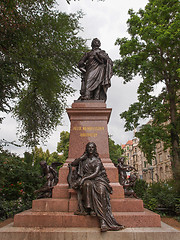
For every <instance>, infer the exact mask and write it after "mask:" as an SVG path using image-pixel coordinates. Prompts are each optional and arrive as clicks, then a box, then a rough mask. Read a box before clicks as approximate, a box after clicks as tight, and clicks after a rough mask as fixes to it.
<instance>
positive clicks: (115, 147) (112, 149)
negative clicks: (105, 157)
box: [108, 136, 123, 164]
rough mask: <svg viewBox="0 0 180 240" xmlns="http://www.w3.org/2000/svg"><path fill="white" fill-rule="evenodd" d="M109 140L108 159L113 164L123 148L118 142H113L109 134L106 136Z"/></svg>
mask: <svg viewBox="0 0 180 240" xmlns="http://www.w3.org/2000/svg"><path fill="white" fill-rule="evenodd" d="M108 140H109V155H110V159H111V160H112V162H113V163H114V164H117V160H118V158H120V157H121V155H122V154H123V149H122V148H121V146H120V145H119V144H115V142H114V140H112V138H111V136H109V138H108Z"/></svg>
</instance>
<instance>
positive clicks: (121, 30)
mask: <svg viewBox="0 0 180 240" xmlns="http://www.w3.org/2000/svg"><path fill="white" fill-rule="evenodd" d="M57 2H58V4H59V5H58V7H57V8H58V9H59V10H60V11H63V12H67V13H75V12H77V11H79V10H82V12H83V13H84V14H85V16H84V17H83V19H81V20H80V22H81V26H82V27H83V28H84V31H83V32H81V33H80V35H81V36H82V37H84V38H86V39H89V40H88V42H87V44H88V46H89V47H90V45H91V41H92V39H93V38H95V37H97V38H99V39H100V41H101V49H103V50H105V51H106V52H107V53H108V55H109V56H110V58H111V59H112V60H115V59H118V58H119V48H118V46H115V45H114V43H115V41H116V39H117V38H122V37H128V34H127V24H126V22H127V20H128V10H129V9H130V8H132V9H134V10H135V11H138V10H139V9H140V8H144V7H145V5H146V4H147V2H148V0H105V1H104V2H102V1H98V0H94V1H91V0H80V1H73V0H72V1H71V4H70V5H69V4H67V3H66V1H65V0H57ZM140 81H141V79H140V78H138V77H137V78H135V79H134V80H133V81H132V82H130V83H128V84H126V85H124V84H123V79H122V78H118V77H115V76H113V77H112V79H111V84H112V85H111V88H109V90H108V98H107V102H106V104H107V107H108V108H112V114H111V118H110V121H109V125H108V130H109V134H110V135H112V139H113V140H115V142H116V143H118V144H124V143H126V142H127V141H128V140H129V139H132V138H133V132H125V131H124V120H122V119H120V116H119V114H120V113H121V112H123V111H125V110H127V109H128V107H129V106H130V104H131V103H133V102H135V101H136V100H137V94H136V91H137V87H138V85H139V83H140ZM80 82H81V80H80V78H79V79H75V80H74V81H73V83H72V85H73V87H74V88H75V89H77V91H76V93H75V95H74V96H73V97H69V98H68V106H69V107H70V106H71V104H72V103H73V101H74V100H76V99H77V98H78V97H79V89H80ZM3 116H6V115H5V114H4V115H3ZM17 127H18V125H17V123H16V121H15V120H14V119H12V118H11V117H10V116H9V115H8V116H6V118H5V120H4V121H3V124H2V125H1V126H0V134H1V137H0V138H1V139H2V138H5V139H6V140H7V141H12V140H15V141H16V142H17V143H18V141H17V136H16V132H17ZM63 130H65V131H69V130H70V122H69V119H68V117H67V114H66V113H65V114H64V118H63V126H59V127H58V128H57V130H56V131H55V132H54V133H53V134H52V135H51V136H50V138H49V139H47V143H46V146H43V145H42V147H43V149H44V150H46V149H49V150H50V152H53V151H56V147H57V142H58V141H59V134H60V132H61V131H63ZM8 148H9V150H10V151H12V152H14V153H17V154H19V155H22V153H23V152H24V151H25V150H28V149H26V148H25V147H21V148H17V147H14V146H9V147H8ZM29 151H30V150H29Z"/></svg>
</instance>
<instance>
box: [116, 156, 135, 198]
mask: <svg viewBox="0 0 180 240" xmlns="http://www.w3.org/2000/svg"><path fill="white" fill-rule="evenodd" d="M116 167H117V168H118V172H119V182H120V184H121V185H122V186H123V188H124V194H125V196H126V197H135V198H137V196H136V194H135V192H134V190H133V187H134V185H135V182H136V179H137V176H136V174H135V173H130V177H129V179H128V178H127V172H131V171H137V170H136V169H135V168H134V167H132V166H130V165H126V164H125V157H121V158H119V159H118V164H116Z"/></svg>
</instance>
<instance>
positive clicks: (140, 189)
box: [134, 179, 148, 198]
mask: <svg viewBox="0 0 180 240" xmlns="http://www.w3.org/2000/svg"><path fill="white" fill-rule="evenodd" d="M147 188H148V184H147V183H146V181H144V180H141V179H137V180H136V183H135V186H134V191H135V193H136V195H137V196H138V197H139V198H143V196H144V193H145V192H146V190H147Z"/></svg>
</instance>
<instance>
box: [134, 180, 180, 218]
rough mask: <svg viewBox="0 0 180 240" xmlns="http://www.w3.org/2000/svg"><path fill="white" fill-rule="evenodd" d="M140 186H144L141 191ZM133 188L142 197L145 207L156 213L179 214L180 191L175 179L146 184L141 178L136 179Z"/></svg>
mask: <svg viewBox="0 0 180 240" xmlns="http://www.w3.org/2000/svg"><path fill="white" fill-rule="evenodd" d="M141 187H142V188H144V189H142V191H141ZM134 190H135V192H136V194H137V196H138V197H140V198H142V200H143V202H144V206H145V208H148V209H149V210H152V211H155V212H158V213H162V212H163V213H165V214H172V215H174V214H175V215H177V216H178V215H179V214H180V211H179V209H180V192H179V190H178V191H177V189H176V182H175V181H168V182H154V183H151V184H150V185H149V186H147V184H146V183H145V182H144V181H143V180H138V181H137V182H136V185H135V188H134Z"/></svg>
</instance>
